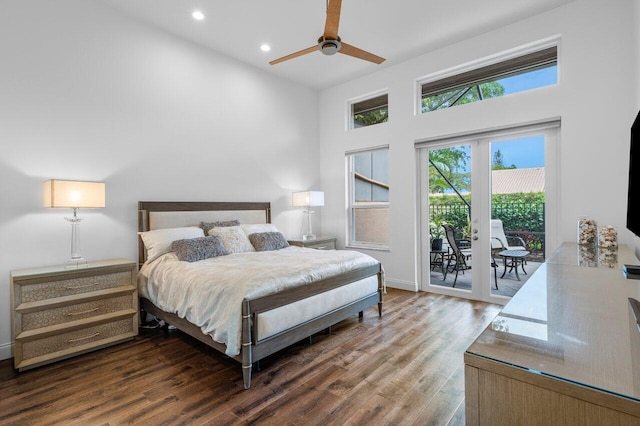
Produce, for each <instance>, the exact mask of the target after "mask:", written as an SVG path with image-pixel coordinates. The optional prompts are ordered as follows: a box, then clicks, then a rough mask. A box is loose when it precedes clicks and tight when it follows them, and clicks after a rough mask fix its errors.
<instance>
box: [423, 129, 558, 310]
mask: <svg viewBox="0 0 640 426" xmlns="http://www.w3.org/2000/svg"><path fill="white" fill-rule="evenodd" d="M557 129H558V124H557V123H550V124H544V125H537V126H528V127H521V128H514V129H507V130H503V131H499V132H491V133H482V134H475V135H469V136H465V137H457V138H446V139H440V140H433V141H423V142H419V143H417V144H416V146H417V147H418V149H419V151H418V152H419V158H420V161H419V164H420V182H419V186H420V198H421V199H420V224H419V229H420V241H421V244H420V252H421V256H420V258H421V268H420V272H421V285H420V287H421V289H422V290H425V291H430V292H435V293H442V294H448V295H455V296H459V297H466V298H471V299H475V300H484V301H489V302H494V303H506V301H508V300H509V299H510V298H511V297H512V296H513V295H514V294H515V293H516V292H517V291H518V290H519V288H520V287H521V286H522V284H524V282H526V279H528V277H529V276H530V274H531V273H532V272H533V271H534V270H535V269H536V268H537V266H539V264H540V263H541V262H543V261H544V258H545V251H546V249H547V248H548V247H551V248H553V247H555V238H554V237H553V236H554V235H555V232H553V230H555V226H556V225H555V209H556V207H555V206H556V203H555V199H556V194H555V187H556V180H557V177H556V171H555V168H556V167H555V164H556V161H555V157H556V155H555V151H556V149H557V142H556V139H557ZM550 231H551V232H550Z"/></svg>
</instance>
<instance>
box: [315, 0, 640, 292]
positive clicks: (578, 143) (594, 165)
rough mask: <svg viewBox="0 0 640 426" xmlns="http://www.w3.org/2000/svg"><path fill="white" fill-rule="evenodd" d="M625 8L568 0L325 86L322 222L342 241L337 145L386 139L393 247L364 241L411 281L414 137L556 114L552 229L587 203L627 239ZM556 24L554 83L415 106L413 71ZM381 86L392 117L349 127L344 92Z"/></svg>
mask: <svg viewBox="0 0 640 426" xmlns="http://www.w3.org/2000/svg"><path fill="white" fill-rule="evenodd" d="M633 11H634V1H633V0H621V1H616V2H605V1H602V0H576V1H575V2H573V3H570V4H568V5H566V6H563V7H560V8H557V9H554V10H552V11H549V12H547V13H544V14H541V15H537V16H533V17H530V18H528V19H526V20H523V21H520V22H515V23H513V24H511V25H509V26H507V27H504V28H501V29H499V30H496V31H492V32H489V33H486V34H483V35H481V36H478V37H475V38H472V39H469V40H466V41H463V42H460V43H457V44H454V45H451V46H449V47H447V48H444V49H441V50H438V51H435V52H431V53H428V54H425V55H424V56H421V57H418V58H415V59H413V60H411V61H408V62H405V63H402V64H400V65H397V66H394V67H390V68H387V69H384V70H382V71H380V72H378V73H376V74H373V75H370V76H366V77H363V78H360V79H357V80H354V81H352V82H350V83H348V84H343V85H341V86H337V87H334V88H331V89H328V90H325V91H323V92H321V94H320V122H321V123H322V126H321V128H320V145H321V157H320V159H321V161H320V169H321V179H322V188H323V189H324V191H325V197H326V198H327V203H326V207H325V208H324V210H323V212H322V225H323V229H324V231H325V232H335V233H337V234H338V235H339V236H340V243H342V244H344V241H345V237H344V236H345V229H346V222H345V220H346V216H345V207H344V206H345V201H344V200H345V183H344V153H345V151H347V150H353V149H359V148H365V147H370V146H377V145H383V144H389V146H390V152H389V163H390V166H389V168H390V177H389V180H390V185H391V190H390V202H391V224H390V225H391V241H390V251H389V252H380V251H370V252H368V253H369V254H371V255H372V256H374V257H376V258H378V259H379V260H381V261H382V262H383V264H384V266H385V271H386V277H387V280H388V284H389V285H391V286H394V287H399V288H405V289H417V288H418V283H417V272H416V271H417V269H418V264H417V259H416V257H417V254H416V253H417V251H416V246H417V245H418V244H419V241H418V240H417V231H416V226H417V218H416V216H417V214H416V212H417V207H416V198H417V197H416V151H415V149H414V143H415V141H417V140H420V139H426V138H436V137H442V136H446V135H451V134H456V133H461V132H473V131H479V130H483V129H490V128H494V127H501V126H511V125H517V124H521V123H528V122H532V121H537V120H547V119H552V118H554V117H560V118H561V120H562V128H561V142H560V187H559V192H560V197H561V204H560V211H559V217H558V221H559V222H558V223H559V233H560V235H559V241H575V238H576V236H575V229H576V221H577V219H578V217H579V216H581V215H589V216H591V217H593V218H595V219H596V220H597V221H598V222H599V223H600V224H611V225H614V226H616V227H617V228H618V230H619V240H620V242H621V243H626V244H633V239H632V235H631V233H630V232H628V231H627V230H626V226H625V217H626V216H625V214H626V191H627V179H628V178H627V170H628V155H629V129H630V126H631V123H632V122H633V119H634V118H635V114H636V113H637V100H636V99H635V95H636V93H637V89H636V88H637V84H638V83H637V80H636V78H635V76H634V75H635V74H634V70H636V65H637V62H636V58H637V56H638V49H637V44H636V43H635V42H634V40H635V39H634V35H635V36H636V37H637V33H635V32H634V30H633V28H634V13H633ZM557 35H559V36H561V44H560V51H559V60H560V78H561V82H560V84H559V85H557V86H553V87H546V88H542V89H538V90H535V91H530V92H526V93H520V94H516V95H512V96H507V97H503V98H499V99H492V100H487V101H484V102H480V103H475V104H468V105H464V106H459V107H455V108H451V109H449V110H442V111H437V112H432V113H429V114H424V115H417V116H416V115H414V96H415V93H414V92H415V85H414V80H415V79H417V78H420V77H421V76H425V75H428V74H431V73H434V72H437V71H440V70H444V69H447V68H451V67H455V66H457V65H460V64H464V63H467V62H470V61H473V60H476V59H478V58H482V57H486V56H489V55H492V54H496V53H499V52H502V51H505V50H508V49H512V48H516V47H518V46H521V45H525V44H528V43H532V42H535V41H537V40H541V39H545V38H548V37H553V36H557ZM385 88H386V89H388V91H389V117H390V118H389V122H388V123H386V124H381V125H377V126H371V127H368V128H362V129H357V130H354V131H345V117H346V101H347V100H348V99H350V98H354V97H358V96H361V95H364V94H366V93H370V92H375V91H379V90H381V89H385Z"/></svg>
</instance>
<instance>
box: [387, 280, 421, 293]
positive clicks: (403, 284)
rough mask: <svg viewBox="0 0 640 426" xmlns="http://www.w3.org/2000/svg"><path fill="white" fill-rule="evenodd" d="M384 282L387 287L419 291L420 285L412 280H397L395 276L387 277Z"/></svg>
mask: <svg viewBox="0 0 640 426" xmlns="http://www.w3.org/2000/svg"><path fill="white" fill-rule="evenodd" d="M384 282H385V284H386V286H387V287H391V288H397V289H398V290H406V291H418V286H417V285H416V283H415V282H412V281H404V280H395V279H393V278H389V277H385V280H384Z"/></svg>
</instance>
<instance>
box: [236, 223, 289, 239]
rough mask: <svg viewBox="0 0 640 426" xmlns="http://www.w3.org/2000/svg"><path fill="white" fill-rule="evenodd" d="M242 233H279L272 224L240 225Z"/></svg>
mask: <svg viewBox="0 0 640 426" xmlns="http://www.w3.org/2000/svg"><path fill="white" fill-rule="evenodd" d="M240 226H241V227H242V229H243V230H244V233H245V234H247V236H248V235H251V234H256V233H263V232H280V231H278V228H276V226H275V225H274V224H273V223H254V224H242V225H240Z"/></svg>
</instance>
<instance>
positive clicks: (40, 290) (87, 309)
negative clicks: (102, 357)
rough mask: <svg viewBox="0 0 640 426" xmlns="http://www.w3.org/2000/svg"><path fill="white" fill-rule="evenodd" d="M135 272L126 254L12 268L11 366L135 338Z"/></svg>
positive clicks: (33, 364)
mask: <svg viewBox="0 0 640 426" xmlns="http://www.w3.org/2000/svg"><path fill="white" fill-rule="evenodd" d="M136 271H137V266H136V264H135V262H132V261H130V260H127V259H112V260H104V261H97V262H89V263H88V264H87V266H86V267H81V268H73V269H71V268H68V267H65V266H64V265H60V266H51V267H44V268H32V269H20V270H14V271H11V313H12V315H11V322H12V325H11V329H12V333H13V338H14V341H15V350H14V366H15V368H16V369H18V370H20V371H23V370H28V369H30V368H34V367H38V366H40V365H43V364H48V363H51V362H54V361H58V360H61V359H65V358H69V357H72V356H74V355H79V354H82V353H85V352H89V351H92V350H96V349H100V348H103V347H106V346H110V345H114V344H116V343H120V342H123V341H125V340H131V339H133V337H134V336H136V335H137V334H138V289H137V283H136Z"/></svg>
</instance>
